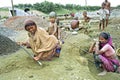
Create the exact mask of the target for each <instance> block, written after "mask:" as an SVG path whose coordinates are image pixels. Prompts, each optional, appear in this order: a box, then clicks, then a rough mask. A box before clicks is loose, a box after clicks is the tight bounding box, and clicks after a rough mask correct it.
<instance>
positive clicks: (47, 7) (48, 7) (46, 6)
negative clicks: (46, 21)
mask: <svg viewBox="0 0 120 80" xmlns="http://www.w3.org/2000/svg"><path fill="white" fill-rule="evenodd" d="M33 6H34V9H36V10H38V11H42V12H44V13H49V12H51V11H55V10H56V9H58V8H59V7H60V6H59V5H58V4H53V3H52V2H48V1H44V2H42V3H36V4H34V5H33Z"/></svg>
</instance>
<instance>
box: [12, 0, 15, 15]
mask: <svg viewBox="0 0 120 80" xmlns="http://www.w3.org/2000/svg"><path fill="white" fill-rule="evenodd" d="M11 4H12V16H15V12H14V5H13V0H11Z"/></svg>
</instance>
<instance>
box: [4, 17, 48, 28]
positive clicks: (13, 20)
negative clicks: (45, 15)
mask: <svg viewBox="0 0 120 80" xmlns="http://www.w3.org/2000/svg"><path fill="white" fill-rule="evenodd" d="M26 19H31V20H34V21H35V22H36V24H37V25H38V26H39V27H43V28H46V27H48V22H47V21H46V20H45V19H42V17H37V16H15V17H10V18H8V19H7V20H6V21H5V23H4V24H5V26H7V27H11V28H13V29H16V30H23V29H24V21H25V20H26Z"/></svg>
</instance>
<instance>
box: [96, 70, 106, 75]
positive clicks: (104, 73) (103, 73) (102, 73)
mask: <svg viewBox="0 0 120 80" xmlns="http://www.w3.org/2000/svg"><path fill="white" fill-rule="evenodd" d="M106 73H107V71H106V70H104V71H103V72H101V73H99V74H98V76H103V75H106Z"/></svg>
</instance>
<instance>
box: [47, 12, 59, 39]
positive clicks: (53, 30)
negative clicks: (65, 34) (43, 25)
mask: <svg viewBox="0 0 120 80" xmlns="http://www.w3.org/2000/svg"><path fill="white" fill-rule="evenodd" d="M56 17H57V15H56V13H55V12H50V14H49V21H50V25H49V27H48V33H49V35H54V36H55V37H56V38H57V39H60V38H61V36H60V35H61V32H60V29H59V28H58V25H57V23H58V21H57V22H56Z"/></svg>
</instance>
